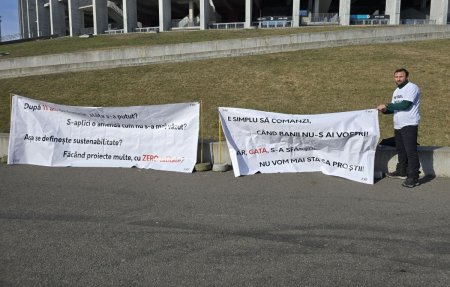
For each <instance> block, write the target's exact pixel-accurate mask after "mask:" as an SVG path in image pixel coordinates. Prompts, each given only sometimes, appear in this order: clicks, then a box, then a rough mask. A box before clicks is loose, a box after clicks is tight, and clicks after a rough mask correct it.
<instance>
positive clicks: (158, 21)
mask: <svg viewBox="0 0 450 287" xmlns="http://www.w3.org/2000/svg"><path fill="white" fill-rule="evenodd" d="M448 2H449V0H18V3H19V17H20V29H21V31H20V32H21V35H22V38H36V37H43V36H51V35H58V36H67V35H70V36H77V35H82V34H94V35H98V34H116V33H130V32H149V31H170V30H176V29H199V30H206V29H236V28H253V27H259V28H272V27H298V26H302V25H333V24H334V25H383V24H386V25H402V24H416V25H429V24H432V25H447V23H448V19H449V5H448Z"/></svg>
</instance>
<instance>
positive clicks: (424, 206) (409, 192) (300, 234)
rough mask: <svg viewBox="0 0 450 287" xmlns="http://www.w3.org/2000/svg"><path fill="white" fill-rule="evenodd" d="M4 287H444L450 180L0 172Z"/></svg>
mask: <svg viewBox="0 0 450 287" xmlns="http://www.w3.org/2000/svg"><path fill="white" fill-rule="evenodd" d="M0 182H1V183H0V199H1V200H0V229H1V233H0V285H1V286H42V285H47V286H105V285H107V286H448V284H449V283H448V282H450V224H449V218H450V208H449V206H450V191H449V189H448V186H450V178H436V179H431V178H427V179H423V180H422V185H421V186H419V187H417V188H414V189H406V188H403V187H401V181H399V180H394V179H388V178H385V179H381V180H380V181H378V182H376V184H374V185H365V184H361V183H356V182H352V181H348V180H345V179H341V178H337V177H331V176H326V175H323V174H321V173H297V174H257V175H253V176H246V177H239V178H235V177H234V176H233V173H232V172H226V173H215V172H204V173H193V174H180V173H173V172H161V171H154V170H139V169H120V168H47V167H37V166H26V165H23V166H21V165H15V166H7V165H4V164H2V165H0Z"/></svg>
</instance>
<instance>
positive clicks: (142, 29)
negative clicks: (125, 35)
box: [134, 27, 159, 33]
mask: <svg viewBox="0 0 450 287" xmlns="http://www.w3.org/2000/svg"><path fill="white" fill-rule="evenodd" d="M134 31H135V32H137V33H150V32H156V33H158V32H159V27H138V28H135V29H134Z"/></svg>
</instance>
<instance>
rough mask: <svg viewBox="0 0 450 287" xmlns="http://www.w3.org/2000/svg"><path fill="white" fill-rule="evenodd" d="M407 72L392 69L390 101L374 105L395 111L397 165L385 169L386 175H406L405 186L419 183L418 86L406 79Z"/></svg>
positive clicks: (384, 110)
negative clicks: (392, 82)
mask: <svg viewBox="0 0 450 287" xmlns="http://www.w3.org/2000/svg"><path fill="white" fill-rule="evenodd" d="M408 76H409V72H408V71H407V70H406V69H404V68H401V69H398V70H396V71H395V72H394V81H395V83H396V84H397V89H395V91H394V94H393V95H392V102H391V103H388V104H380V105H379V106H378V107H377V109H378V110H379V111H380V112H382V113H383V114H392V113H393V114H394V131H395V146H396V149H397V153H398V163H397V169H396V170H395V171H394V172H388V173H386V176H387V177H392V178H400V179H405V181H404V182H403V183H402V185H403V186H404V187H410V188H411V187H415V186H418V185H419V168H420V162H419V154H418V153H417V133H418V127H419V121H420V113H419V107H420V89H419V87H418V86H417V85H415V84H413V83H411V82H409V81H408Z"/></svg>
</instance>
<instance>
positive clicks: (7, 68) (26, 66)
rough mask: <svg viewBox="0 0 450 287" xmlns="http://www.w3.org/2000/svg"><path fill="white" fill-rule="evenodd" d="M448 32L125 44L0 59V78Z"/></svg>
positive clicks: (421, 29)
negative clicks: (122, 45)
mask: <svg viewBox="0 0 450 287" xmlns="http://www.w3.org/2000/svg"><path fill="white" fill-rule="evenodd" d="M444 38H447V39H448V38H450V25H444V26H442V25H436V26H432V25H430V26H399V27H386V28H377V29H367V30H366V29H361V30H345V31H337V32H336V31H330V32H322V33H302V34H293V35H286V36H274V37H262V38H246V39H234V40H221V41H208V42H198V43H181V44H173V45H160V46H148V47H130V48H117V49H108V50H97V51H88V52H77V53H70V54H69V53H66V54H56V55H44V56H34V57H21V58H11V59H2V60H0V78H13V77H21V76H30V75H42V74H51V73H62V72H69V71H85V70H94V69H108V68H115V67H125V66H136V65H147V64H152V63H161V62H180V61H191V60H199V59H211V58H222V57H234V56H244V55H257V54H266V53H277V52H285V51H296V50H302V49H317V48H326V47H335V46H345V45H359V44H373V43H391V42H404V41H417V40H429V39H444Z"/></svg>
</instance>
